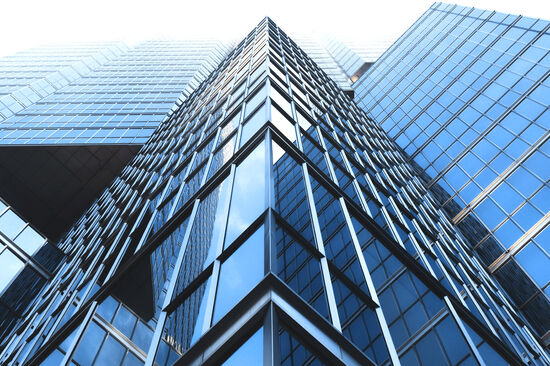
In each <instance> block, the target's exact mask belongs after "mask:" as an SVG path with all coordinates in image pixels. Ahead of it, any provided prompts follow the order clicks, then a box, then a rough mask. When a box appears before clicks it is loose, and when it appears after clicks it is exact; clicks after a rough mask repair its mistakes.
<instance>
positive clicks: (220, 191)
mask: <svg viewBox="0 0 550 366" xmlns="http://www.w3.org/2000/svg"><path fill="white" fill-rule="evenodd" d="M213 193H217V197H216V200H215V201H214V202H215V204H216V213H215V216H214V217H215V219H214V226H213V228H212V239H211V240H210V249H209V251H208V257H207V258H206V261H205V262H204V265H203V269H204V268H206V267H207V266H208V265H209V264H210V263H212V262H213V261H214V258H215V256H216V250H217V245H218V243H219V242H220V237H221V236H223V228H224V221H225V217H226V215H225V213H226V212H227V211H226V210H227V204H226V202H227V201H226V200H227V195H228V194H229V187H228V183H227V178H226V179H225V180H224V181H223V182H222V183H221V184H220V186H219V187H218V188H216V190H215V191H214V192H213Z"/></svg>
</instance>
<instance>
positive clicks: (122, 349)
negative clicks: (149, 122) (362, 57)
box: [0, 18, 550, 366]
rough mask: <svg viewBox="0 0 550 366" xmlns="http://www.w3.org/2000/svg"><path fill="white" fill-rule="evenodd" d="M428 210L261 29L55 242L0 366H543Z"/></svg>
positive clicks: (391, 161)
mask: <svg viewBox="0 0 550 366" xmlns="http://www.w3.org/2000/svg"><path fill="white" fill-rule="evenodd" d="M435 204H436V201H435V199H434V198H433V196H432V193H430V191H428V190H427V189H426V186H425V185H424V183H423V182H422V181H421V180H420V179H419V177H418V176H417V175H416V173H415V172H414V169H413V168H412V166H411V165H410V164H409V163H407V161H406V157H405V156H404V154H403V153H401V152H400V150H399V148H398V147H397V145H396V144H395V143H394V142H393V141H392V140H391V139H390V138H389V137H388V136H387V135H386V134H385V133H384V132H383V131H382V129H381V128H380V127H379V126H378V125H377V124H376V123H375V122H374V121H373V120H372V119H370V118H369V117H367V115H366V114H365V113H364V112H363V111H362V110H361V109H360V108H358V107H357V105H356V104H355V103H353V102H352V101H351V100H350V99H349V98H348V97H347V96H346V95H345V94H344V93H343V91H342V90H341V89H339V88H338V86H337V84H336V83H335V82H334V81H332V80H331V79H330V78H329V77H328V76H327V75H326V73H324V72H323V71H322V69H320V68H319V67H318V66H317V65H316V64H315V63H314V62H313V61H312V60H311V58H309V57H308V56H307V54H306V53H305V52H304V51H303V50H301V49H300V48H299V47H298V46H297V45H296V43H294V42H293V41H292V40H291V39H290V38H289V37H288V36H287V35H286V34H285V33H284V32H283V31H282V30H281V29H279V28H278V27H277V26H276V25H275V24H274V23H273V22H272V21H271V20H269V19H268V18H266V19H264V20H262V21H261V22H260V24H259V25H258V26H257V27H256V28H255V29H254V30H253V31H252V32H251V33H250V34H249V35H248V36H247V37H246V38H245V39H244V40H243V41H242V42H241V43H239V44H238V45H237V46H236V47H235V49H234V50H233V51H232V52H231V53H230V54H229V55H228V56H227V57H226V58H225V60H224V61H223V62H222V63H221V64H220V66H219V67H218V68H217V69H216V70H215V71H214V72H212V73H211V75H210V76H209V77H208V78H207V79H206V80H205V81H204V82H203V83H202V84H201V85H200V86H199V87H198V88H197V89H196V90H195V91H194V92H193V93H192V94H191V95H190V96H189V98H187V99H186V100H185V101H184V102H183V103H182V105H181V106H180V107H179V108H178V109H177V110H176V111H175V112H174V113H173V114H171V115H170V117H169V118H168V119H167V120H166V121H165V122H163V123H162V124H161V125H160V126H159V127H158V128H157V129H156V130H155V132H154V133H153V134H152V136H151V138H150V139H149V140H148V141H147V142H146V143H145V144H144V146H143V147H142V148H141V150H140V151H139V153H138V154H137V156H136V157H135V158H134V159H132V161H131V162H130V163H129V164H128V165H127V166H126V167H125V168H124V169H123V171H122V173H121V174H120V175H119V176H118V177H117V178H116V179H115V181H114V182H113V183H112V184H111V185H110V186H109V187H108V188H107V189H106V190H105V191H104V192H103V193H102V194H101V195H100V196H99V198H98V199H97V200H96V202H94V204H93V205H92V206H91V207H90V208H89V209H88V210H87V211H86V213H85V214H84V215H83V216H82V217H81V218H80V219H79V220H78V221H77V222H76V223H75V225H74V226H73V227H72V228H71V229H70V230H69V231H68V232H67V233H66V234H65V235H64V236H63V237H62V239H61V240H60V242H59V243H58V246H59V248H61V249H62V250H64V251H65V252H66V253H67V257H66V259H65V260H64V261H63V262H62V264H61V266H60V270H59V271H57V273H56V274H55V276H54V277H53V278H52V280H51V281H50V283H49V285H48V286H47V287H46V288H45V289H44V290H43V291H42V293H41V294H40V296H38V297H37V298H36V300H35V302H34V303H33V304H32V306H31V308H30V309H29V310H28V312H26V314H25V317H24V319H22V320H21V321H20V322H18V324H17V325H16V326H14V327H13V331H12V332H11V333H10V335H9V336H7V337H5V338H3V339H2V340H1V341H0V342H1V343H0V349H1V351H0V363H2V364H16V363H19V364H23V363H28V364H33V365H34V364H41V365H60V364H63V365H66V364H70V365H100V364H104V363H108V364H111V365H143V364H147V365H173V364H175V365H199V364H206V365H209V364H210V365H214V364H215V365H220V364H222V365H226V366H227V365H259V364H266V365H275V364H277V365H278V364H283V365H303V364H317V365H320V364H327V365H374V364H393V365H399V364H403V365H409V364H411V365H418V364H422V365H458V364H460V365H466V364H480V365H501V364H502V365H506V364H513V365H516V364H522V363H531V364H545V363H549V362H550V359H549V358H548V355H547V354H546V353H545V351H544V350H543V349H542V348H541V346H540V345H539V344H538V343H537V342H536V340H535V337H534V335H533V334H532V333H531V331H530V330H529V328H527V327H526V326H525V325H524V324H523V323H522V322H521V320H520V319H519V318H518V317H517V316H516V311H515V310H514V309H513V307H511V305H510V304H509V303H508V301H507V300H506V297H505V296H504V295H503V294H502V293H501V292H500V291H499V290H498V288H497V287H496V286H495V285H494V283H493V282H492V281H493V280H492V279H491V278H490V277H489V275H488V274H487V272H486V271H485V270H484V269H483V268H482V266H481V264H480V262H479V261H478V260H477V259H476V258H472V257H471V256H470V255H469V251H468V246H467V244H466V243H465V242H464V240H463V239H462V238H461V236H460V235H459V234H458V233H457V231H456V229H455V228H454V226H453V225H452V224H451V223H450V222H449V221H448V220H447V219H446V218H445V216H444V215H443V213H442V212H441V211H440V210H438V209H437V208H436V207H435V206H434V205H435Z"/></svg>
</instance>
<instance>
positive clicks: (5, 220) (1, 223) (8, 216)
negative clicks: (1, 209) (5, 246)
mask: <svg viewBox="0 0 550 366" xmlns="http://www.w3.org/2000/svg"><path fill="white" fill-rule="evenodd" d="M24 225H25V222H24V221H23V220H21V219H20V218H19V216H17V215H16V214H15V213H14V212H13V211H11V210H8V211H6V212H5V213H4V214H3V215H2V216H0V231H1V232H2V233H3V234H4V235H6V236H7V237H8V238H10V239H13V238H14V237H15V235H17V234H18V233H19V231H21V229H22V228H23V226H24Z"/></svg>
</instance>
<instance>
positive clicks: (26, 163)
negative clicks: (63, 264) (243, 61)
mask: <svg viewBox="0 0 550 366" xmlns="http://www.w3.org/2000/svg"><path fill="white" fill-rule="evenodd" d="M228 51H229V47H228V46H227V45H224V44H223V43H221V42H217V41H207V40H204V41H168V40H156V41H147V42H142V43H139V44H137V45H135V46H133V47H128V46H126V45H124V44H123V43H115V42H111V43H85V44H66V45H53V46H44V47H39V48H35V49H32V50H29V51H25V52H21V53H18V54H16V55H14V56H7V57H3V58H0V171H1V179H0V197H2V198H3V199H4V200H5V202H4V201H0V268H1V270H0V338H2V337H3V335H4V332H6V331H8V330H9V328H10V327H11V326H12V325H13V323H14V322H15V321H16V319H17V318H19V317H21V315H22V312H23V311H24V310H25V309H26V306H27V305H28V304H29V302H30V301H31V300H32V299H33V298H34V296H35V295H36V293H37V292H38V291H39V290H40V289H41V287H42V286H43V285H44V284H45V283H46V282H47V281H48V280H49V279H50V278H51V273H52V272H54V270H55V268H56V265H57V264H58V263H59V262H60V261H61V260H62V258H63V256H64V255H65V253H63V252H62V251H61V250H60V249H58V248H56V246H55V245H53V244H52V243H55V242H56V241H57V239H58V238H59V237H60V235H62V233H63V232H65V231H66V230H68V229H69V228H70V226H71V225H72V224H73V222H74V221H75V220H76V219H77V218H78V217H79V216H80V215H82V213H83V212H84V211H85V210H86V208H88V207H89V206H90V205H91V203H92V202H93V201H94V200H95V199H96V198H97V196H98V195H99V194H100V193H101V191H102V190H103V189H104V188H105V187H106V186H107V185H108V184H109V183H110V182H111V181H112V180H113V179H114V178H115V177H116V176H117V175H118V174H119V173H120V171H121V169H122V168H123V167H124V166H125V165H126V164H127V163H128V161H129V160H130V159H131V158H133V157H134V156H135V154H136V153H137V151H138V150H139V148H140V146H141V145H142V144H143V143H144V141H146V140H147V138H148V137H149V135H150V134H151V133H152V132H153V131H154V130H155V128H156V127H157V126H158V125H159V124H160V123H161V122H162V120H163V119H164V118H166V116H167V114H168V113H169V112H170V111H171V110H173V109H175V108H176V107H177V104H180V103H181V102H182V101H183V100H184V99H185V98H186V97H187V96H188V95H189V94H190V93H191V91H192V90H193V89H194V88H196V87H197V86H198V85H199V83H200V81H202V80H204V78H206V77H207V76H208V75H209V74H210V73H211V72H212V71H213V70H214V69H215V67H216V66H217V65H218V64H219V63H220V62H221V61H222V60H223V58H224V57H225V55H226V54H227V52H228ZM27 221H28V222H27ZM46 238H47V239H49V240H48V241H47V240H46Z"/></svg>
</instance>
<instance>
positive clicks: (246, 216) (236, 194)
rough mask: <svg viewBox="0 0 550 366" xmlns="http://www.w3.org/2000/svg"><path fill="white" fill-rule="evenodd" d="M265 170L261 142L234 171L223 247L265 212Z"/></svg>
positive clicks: (262, 144)
mask: <svg viewBox="0 0 550 366" xmlns="http://www.w3.org/2000/svg"><path fill="white" fill-rule="evenodd" d="M265 169H266V164H265V143H264V142H262V143H261V144H260V145H259V146H258V147H256V149H254V151H253V152H252V153H251V154H250V155H249V156H248V157H247V158H246V159H245V160H244V161H243V162H242V163H241V164H240V165H239V166H238V167H237V169H236V172H235V182H234V183H233V192H232V195H231V206H230V209H229V218H228V221H227V231H226V236H225V245H224V246H225V247H227V246H228V245H229V244H231V242H232V241H233V240H235V239H236V238H237V237H238V236H239V235H240V234H241V233H242V232H243V231H244V230H245V229H246V228H247V227H248V226H249V225H250V224H251V223H252V222H253V221H254V220H255V219H256V218H257V217H258V216H259V215H260V214H261V213H262V212H263V211H264V210H265V208H266V203H265V195H266V191H265V173H266V171H265Z"/></svg>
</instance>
